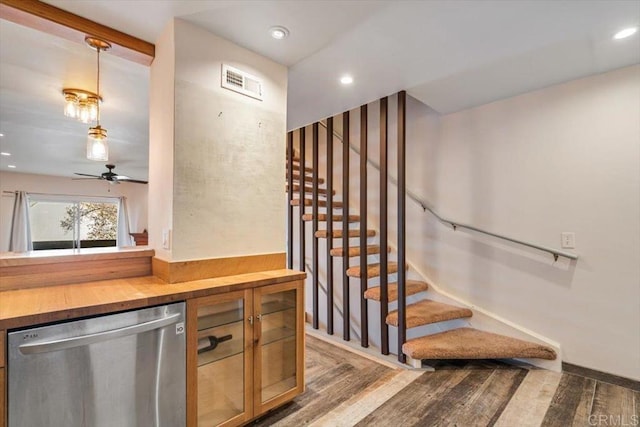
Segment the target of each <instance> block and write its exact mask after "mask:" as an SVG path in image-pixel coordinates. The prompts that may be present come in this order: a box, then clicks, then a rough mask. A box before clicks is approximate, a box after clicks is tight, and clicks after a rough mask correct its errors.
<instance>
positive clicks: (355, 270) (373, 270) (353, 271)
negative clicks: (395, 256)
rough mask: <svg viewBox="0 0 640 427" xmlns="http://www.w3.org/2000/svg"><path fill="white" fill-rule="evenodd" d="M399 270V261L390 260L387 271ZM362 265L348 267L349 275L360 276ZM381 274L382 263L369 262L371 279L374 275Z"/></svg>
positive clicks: (395, 271) (368, 267)
mask: <svg viewBox="0 0 640 427" xmlns="http://www.w3.org/2000/svg"><path fill="white" fill-rule="evenodd" d="M397 272H398V263H397V262H390V263H389V264H388V266H387V273H388V274H393V273H397ZM360 275H361V272H360V266H359V265H358V266H355V267H350V268H348V269H347V276H349V277H360ZM378 276H380V264H369V265H368V266H367V278H368V279H371V278H373V277H378Z"/></svg>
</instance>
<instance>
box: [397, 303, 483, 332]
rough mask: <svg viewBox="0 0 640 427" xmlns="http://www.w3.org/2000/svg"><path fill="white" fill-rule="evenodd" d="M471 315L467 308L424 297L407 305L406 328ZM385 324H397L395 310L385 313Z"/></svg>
mask: <svg viewBox="0 0 640 427" xmlns="http://www.w3.org/2000/svg"><path fill="white" fill-rule="evenodd" d="M471 316H473V312H472V311H471V310H469V309H468V308H465V307H457V306H455V305H450V304H445V303H442V302H438V301H432V300H429V299H425V300H422V301H419V302H417V303H415V304H409V305H408V306H407V328H415V327H416V326H422V325H429V324H431V323H438V322H444V321H445V320H453V319H463V318H465V317H471ZM387 324H388V325H391V326H398V311H397V310H394V311H392V312H390V313H389V314H388V315H387Z"/></svg>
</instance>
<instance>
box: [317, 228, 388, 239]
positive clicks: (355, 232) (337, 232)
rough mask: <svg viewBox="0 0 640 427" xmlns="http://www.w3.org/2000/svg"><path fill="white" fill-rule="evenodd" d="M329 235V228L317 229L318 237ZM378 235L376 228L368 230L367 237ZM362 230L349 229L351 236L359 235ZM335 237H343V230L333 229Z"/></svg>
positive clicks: (324, 237) (322, 237)
mask: <svg viewBox="0 0 640 427" xmlns="http://www.w3.org/2000/svg"><path fill="white" fill-rule="evenodd" d="M328 235H329V232H328V231H327V230H318V231H316V237H317V238H319V239H326V238H327V236H328ZM375 235H376V230H367V237H373V236H375ZM359 236H360V230H349V237H359ZM333 238H334V239H341V238H342V230H333Z"/></svg>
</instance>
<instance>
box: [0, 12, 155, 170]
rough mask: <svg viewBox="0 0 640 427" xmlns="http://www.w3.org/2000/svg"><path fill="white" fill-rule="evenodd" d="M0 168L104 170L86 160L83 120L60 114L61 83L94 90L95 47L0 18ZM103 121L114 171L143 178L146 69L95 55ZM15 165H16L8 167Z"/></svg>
mask: <svg viewBox="0 0 640 427" xmlns="http://www.w3.org/2000/svg"><path fill="white" fill-rule="evenodd" d="M0 55H1V57H2V59H1V60H0V133H2V134H3V135H4V136H2V137H0V151H3V152H9V153H11V156H9V157H6V156H1V157H0V170H3V171H14V172H24V173H37V174H43V175H58V176H70V177H71V176H73V173H74V172H80V173H88V174H97V175H99V174H100V173H102V172H106V168H105V167H104V163H101V162H94V161H90V160H87V159H86V141H87V131H88V129H89V125H88V124H83V123H81V122H79V121H76V120H73V119H70V118H68V117H65V116H64V115H63V106H64V98H63V96H62V88H64V87H70V88H80V89H86V90H91V91H94V92H95V90H96V52H95V51H94V50H91V49H90V48H89V47H88V46H86V45H81V44H78V43H74V42H70V41H67V40H63V39H60V38H57V37H52V36H50V35H47V34H45V33H41V32H39V31H36V30H32V29H30V28H27V27H22V26H19V25H17V24H14V23H11V22H7V21H2V20H0ZM100 68H101V70H100V72H101V78H100V85H101V89H100V93H101V95H102V98H103V100H104V102H103V103H102V104H101V108H100V115H101V125H102V126H103V127H104V128H106V129H107V131H108V137H109V151H110V153H109V163H114V164H115V165H116V166H117V169H116V172H119V173H121V174H123V175H128V176H130V177H132V178H137V179H143V180H144V179H146V178H147V175H148V173H147V169H148V157H149V148H148V147H149V144H148V142H149V123H148V116H149V113H148V112H149V100H148V98H149V95H148V92H149V89H148V87H149V68H148V67H145V66H142V65H139V64H136V63H133V62H130V61H127V60H124V59H122V58H118V57H115V56H113V55H109V54H102V55H101V56H100ZM10 164H13V165H15V166H16V168H15V169H9V168H8V165H10Z"/></svg>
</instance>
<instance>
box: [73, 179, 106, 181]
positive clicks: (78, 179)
mask: <svg viewBox="0 0 640 427" xmlns="http://www.w3.org/2000/svg"><path fill="white" fill-rule="evenodd" d="M85 179H101V178H71V181H84V180H85Z"/></svg>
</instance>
